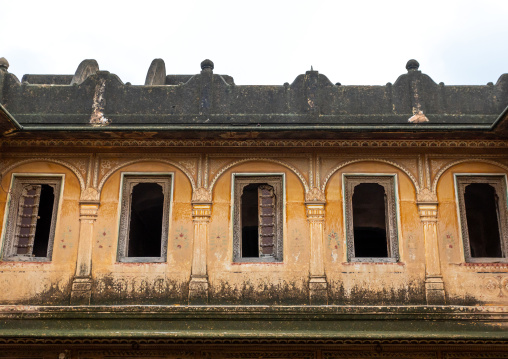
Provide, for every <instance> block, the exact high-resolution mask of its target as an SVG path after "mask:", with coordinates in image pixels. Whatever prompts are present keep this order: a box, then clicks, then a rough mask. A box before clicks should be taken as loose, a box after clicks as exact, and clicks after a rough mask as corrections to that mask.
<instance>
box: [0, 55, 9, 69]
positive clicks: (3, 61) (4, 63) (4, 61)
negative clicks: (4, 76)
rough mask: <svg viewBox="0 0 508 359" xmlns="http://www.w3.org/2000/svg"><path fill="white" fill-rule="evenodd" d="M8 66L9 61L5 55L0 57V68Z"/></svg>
mask: <svg viewBox="0 0 508 359" xmlns="http://www.w3.org/2000/svg"><path fill="white" fill-rule="evenodd" d="M8 68H9V61H7V59H6V58H5V57H0V69H6V70H7V69H8Z"/></svg>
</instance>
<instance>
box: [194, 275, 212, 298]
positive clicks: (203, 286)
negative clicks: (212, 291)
mask: <svg viewBox="0 0 508 359" xmlns="http://www.w3.org/2000/svg"><path fill="white" fill-rule="evenodd" d="M207 303H208V276H206V275H191V280H190V282H189V304H207Z"/></svg>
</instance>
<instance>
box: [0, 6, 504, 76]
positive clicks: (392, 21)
mask: <svg viewBox="0 0 508 359" xmlns="http://www.w3.org/2000/svg"><path fill="white" fill-rule="evenodd" d="M0 34H1V35H0V57H2V56H3V57H5V58H7V60H8V61H9V63H10V68H9V71H10V72H11V73H14V74H15V75H16V76H18V78H19V79H21V77H22V76H23V74H26V73H29V74H74V72H75V71H76V68H77V67H78V65H79V63H80V62H81V61H82V60H84V59H96V60H97V61H98V63H99V67H100V69H101V70H107V71H110V72H112V73H115V74H117V75H118V76H119V77H120V78H121V80H122V81H123V82H131V83H132V84H135V85H137V84H144V81H145V77H146V73H147V70H148V67H149V66H150V63H151V61H152V60H153V59H154V58H162V59H164V61H165V63H166V71H167V73H168V74H196V73H198V72H199V71H200V63H201V61H202V60H204V59H206V58H209V59H211V60H212V61H214V63H215V70H214V72H215V73H220V74H228V75H230V76H233V77H234V79H235V83H236V84H239V85H248V84H280V85H281V84H283V83H284V82H289V83H291V82H292V81H293V80H294V79H295V77H296V76H297V75H298V74H302V73H305V71H307V70H310V67H311V66H313V67H314V70H318V71H319V72H320V73H322V74H325V75H326V76H327V77H328V78H329V79H330V80H331V81H332V82H333V83H335V82H341V83H342V84H345V85H353V84H359V85H369V84H371V85H384V84H386V83H387V82H392V83H393V82H394V81H395V80H396V79H397V77H398V76H399V75H401V74H402V73H405V72H406V69H405V64H406V62H407V60H409V59H411V58H415V59H417V60H418V61H419V62H420V70H422V72H424V73H426V74H428V75H430V76H431V77H432V78H433V79H434V81H436V82H437V83H439V82H444V83H445V84H486V83H487V82H490V81H491V82H494V83H495V82H496V81H497V79H498V78H499V76H500V75H501V74H502V73H506V72H508V1H507V0H481V1H480V0H478V1H466V0H465V1H459V0H455V1H452V0H440V1H417V0H413V1H412V0H405V1H387V0H378V1H353V0H350V1H319V0H314V1H296V0H294V1H276V0H270V1H264V0H263V1H259V0H258V1H252V0H251V1H241V0H236V1H220V0H208V1H191V0H180V1H151V0H143V1H139V0H138V1H107V0H102V1H95V0H88V1H71V0H65V1H56V0H44V1H42V0H38V1H23V0H0Z"/></svg>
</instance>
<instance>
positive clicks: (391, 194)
mask: <svg viewBox="0 0 508 359" xmlns="http://www.w3.org/2000/svg"><path fill="white" fill-rule="evenodd" d="M344 181H345V184H344V199H343V200H344V204H345V206H344V209H345V213H344V219H345V222H346V233H347V243H346V244H347V258H348V261H350V262H372V261H373V260H375V261H376V262H398V261H399V258H400V257H399V256H400V254H399V234H398V225H397V223H398V216H397V207H396V206H397V204H396V201H395V198H396V196H395V193H396V189H395V184H396V181H395V175H391V176H380V175H377V176H376V175H374V176H357V175H346V176H344ZM363 183H375V184H378V185H380V186H382V187H383V189H384V193H385V198H386V199H385V206H387V208H385V213H386V216H387V218H386V240H387V242H388V247H389V253H388V256H387V257H385V258H362V257H360V258H358V257H356V256H355V244H354V226H353V194H354V191H355V187H356V186H358V185H360V184H363Z"/></svg>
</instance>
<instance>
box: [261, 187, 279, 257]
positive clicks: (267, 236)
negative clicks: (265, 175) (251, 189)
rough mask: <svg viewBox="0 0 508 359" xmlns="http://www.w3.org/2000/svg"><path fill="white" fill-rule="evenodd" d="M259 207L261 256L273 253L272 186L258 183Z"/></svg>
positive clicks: (273, 197)
mask: <svg viewBox="0 0 508 359" xmlns="http://www.w3.org/2000/svg"><path fill="white" fill-rule="evenodd" d="M258 206H259V207H258V208H259V212H258V213H259V221H258V223H259V246H260V248H259V253H260V254H261V256H262V257H263V256H273V255H274V254H275V251H274V247H275V233H276V230H275V194H274V191H273V187H272V186H269V185H265V184H263V185H260V186H259V187H258Z"/></svg>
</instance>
